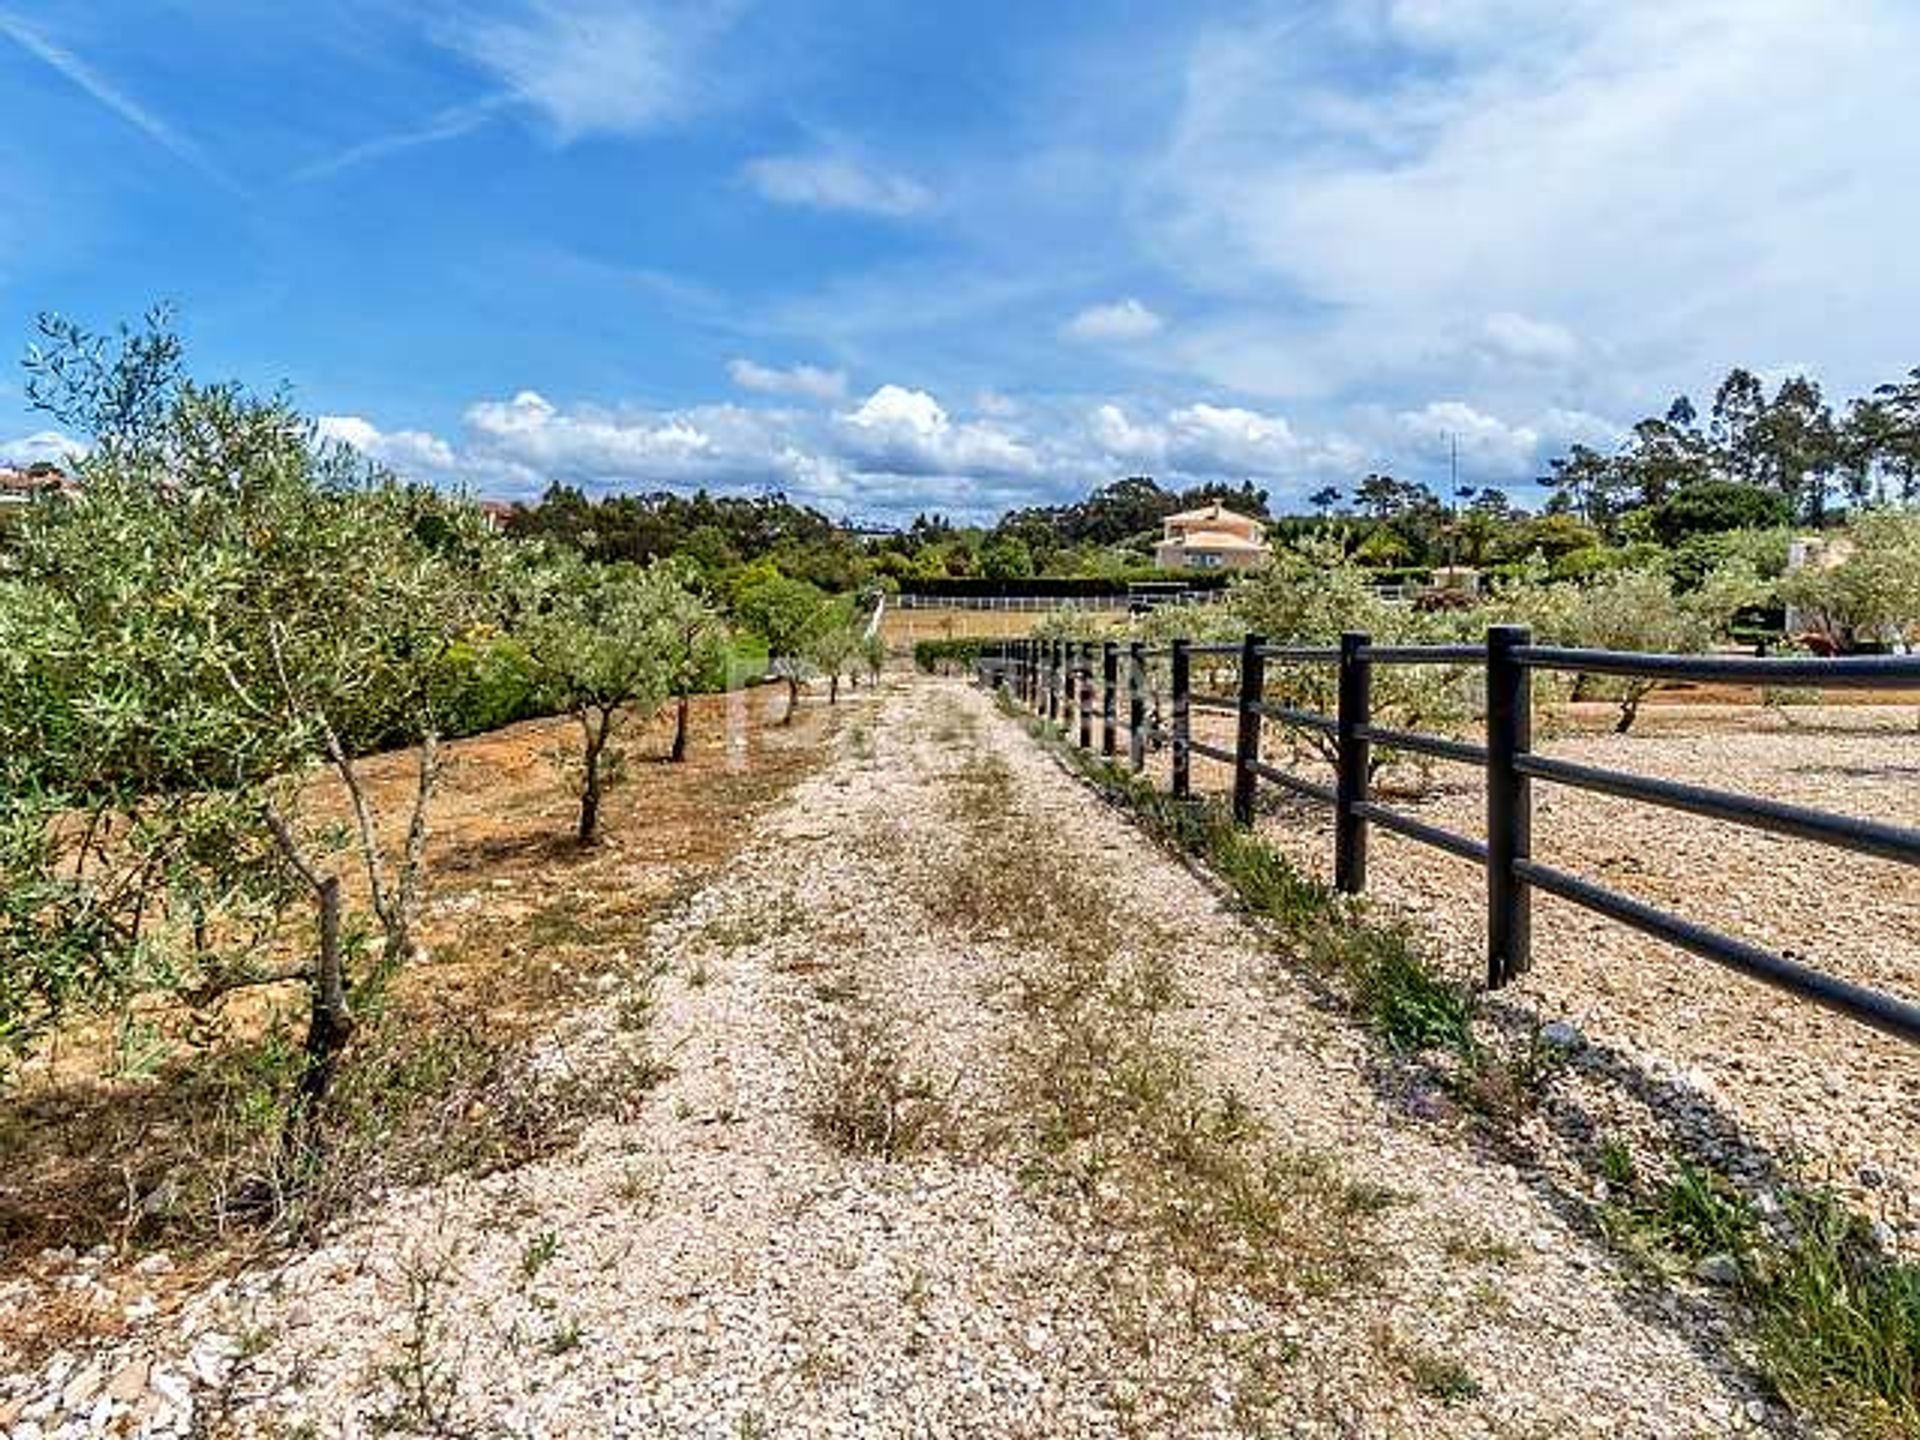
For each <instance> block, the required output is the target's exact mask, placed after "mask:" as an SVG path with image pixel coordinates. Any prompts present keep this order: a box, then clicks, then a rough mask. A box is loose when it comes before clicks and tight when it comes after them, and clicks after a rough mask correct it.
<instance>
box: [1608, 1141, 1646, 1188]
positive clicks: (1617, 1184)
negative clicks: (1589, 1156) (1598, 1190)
mask: <svg viewBox="0 0 1920 1440" xmlns="http://www.w3.org/2000/svg"><path fill="white" fill-rule="evenodd" d="M1600 1178H1601V1179H1602V1180H1605V1181H1606V1182H1607V1185H1608V1187H1609V1188H1611V1189H1613V1190H1615V1191H1617V1192H1620V1193H1622V1194H1630V1193H1632V1191H1633V1188H1634V1186H1636V1185H1637V1184H1639V1183H1640V1170H1639V1167H1638V1166H1636V1165H1635V1164H1634V1163H1633V1151H1631V1150H1629V1149H1628V1148H1627V1146H1626V1143H1625V1142H1624V1141H1621V1140H1608V1141H1607V1142H1606V1143H1605V1144H1603V1145H1602V1146H1601V1147H1600Z"/></svg>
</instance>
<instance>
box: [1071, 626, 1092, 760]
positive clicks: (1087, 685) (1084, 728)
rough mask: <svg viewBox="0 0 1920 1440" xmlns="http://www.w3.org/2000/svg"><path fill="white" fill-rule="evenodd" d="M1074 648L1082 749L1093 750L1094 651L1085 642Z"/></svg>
mask: <svg viewBox="0 0 1920 1440" xmlns="http://www.w3.org/2000/svg"><path fill="white" fill-rule="evenodd" d="M1073 648H1074V653H1075V654H1076V655H1077V656H1078V657H1079V663H1078V665H1077V666H1076V667H1075V671H1076V673H1075V676H1074V678H1075V680H1076V681H1077V682H1078V684H1079V691H1080V748H1081V749H1082V750H1091V749H1092V748H1093V651H1092V648H1091V647H1090V646H1089V645H1088V644H1087V642H1086V641H1084V640H1082V641H1081V642H1080V643H1079V644H1078V645H1076V646H1074V647H1073Z"/></svg>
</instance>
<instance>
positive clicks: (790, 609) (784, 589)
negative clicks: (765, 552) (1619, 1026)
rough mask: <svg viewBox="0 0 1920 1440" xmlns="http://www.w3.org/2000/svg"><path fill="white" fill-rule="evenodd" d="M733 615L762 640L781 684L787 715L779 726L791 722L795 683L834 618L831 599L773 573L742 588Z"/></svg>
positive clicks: (815, 588) (797, 698) (805, 671)
mask: <svg viewBox="0 0 1920 1440" xmlns="http://www.w3.org/2000/svg"><path fill="white" fill-rule="evenodd" d="M734 612H735V614H736V615H737V616H738V617H739V619H740V620H741V622H742V623H743V624H745V625H746V626H747V627H748V628H749V629H751V630H752V631H753V632H754V633H755V634H756V635H758V636H760V638H761V639H763V640H765V641H766V642H767V652H768V654H769V655H770V656H771V657H772V659H773V665H774V671H775V673H776V674H778V675H779V676H780V678H781V679H782V680H784V681H785V682H786V685H787V713H786V714H785V716H783V717H782V719H781V722H780V723H781V724H783V725H787V724H791V723H792V722H793V717H794V714H795V713H796V712H797V711H798V709H799V705H800V686H801V683H802V682H803V681H804V680H805V678H806V677H807V675H808V674H810V673H811V671H812V668H813V660H812V650H813V646H814V644H815V642H816V641H817V640H818V639H819V638H820V637H821V636H822V635H823V634H825V633H826V632H827V630H828V629H830V628H831V627H832V625H833V623H834V620H835V613H834V612H835V604H834V600H833V597H832V596H830V595H828V594H827V593H826V592H825V591H823V590H821V589H820V588H819V587H818V586H815V585H810V584H808V583H807V582H806V581H804V580H792V579H789V578H787V577H786V576H783V575H778V574H775V575H772V576H769V577H767V578H766V579H763V580H760V581H758V582H756V583H755V584H753V585H750V586H748V587H746V588H745V589H744V590H742V591H741V593H740V594H739V595H737V596H736V597H735V599H734Z"/></svg>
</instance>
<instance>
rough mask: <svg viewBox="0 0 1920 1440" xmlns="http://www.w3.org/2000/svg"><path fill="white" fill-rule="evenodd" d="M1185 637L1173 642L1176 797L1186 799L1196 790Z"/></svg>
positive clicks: (1190, 674) (1190, 680)
mask: <svg viewBox="0 0 1920 1440" xmlns="http://www.w3.org/2000/svg"><path fill="white" fill-rule="evenodd" d="M1187 644H1188V642H1187V641H1185V640H1176V641H1174V642H1173V659H1172V661H1171V662H1170V663H1171V665H1172V668H1173V680H1172V684H1171V688H1172V690H1173V798H1174V799H1176V800H1185V799H1186V798H1187V797H1188V796H1189V795H1191V794H1192V793H1193V753H1192V751H1191V750H1190V749H1189V748H1188V742H1189V741H1190V740H1191V739H1192V738H1193V732H1192V728H1191V727H1192V723H1193V721H1192V714H1193V712H1192V710H1191V708H1190V707H1189V706H1188V704H1187V697H1188V696H1189V695H1191V694H1192V693H1193V658H1192V657H1191V656H1190V655H1188V654H1187Z"/></svg>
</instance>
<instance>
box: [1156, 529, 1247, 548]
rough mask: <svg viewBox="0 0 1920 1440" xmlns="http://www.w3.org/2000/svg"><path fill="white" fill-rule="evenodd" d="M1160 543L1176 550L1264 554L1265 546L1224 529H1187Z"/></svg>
mask: <svg viewBox="0 0 1920 1440" xmlns="http://www.w3.org/2000/svg"><path fill="white" fill-rule="evenodd" d="M1161 543H1162V545H1165V546H1170V547H1172V548H1173V549H1176V550H1258V551H1260V552H1262V553H1263V554H1264V553H1265V552H1266V548H1267V547H1266V546H1265V545H1262V544H1261V543H1260V542H1259V541H1258V540H1249V539H1247V537H1246V536H1244V535H1234V534H1230V533H1229V532H1227V531H1225V530H1189V531H1188V532H1187V533H1186V534H1185V535H1182V536H1181V537H1180V538H1179V539H1177V540H1164V541H1162V542H1161Z"/></svg>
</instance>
